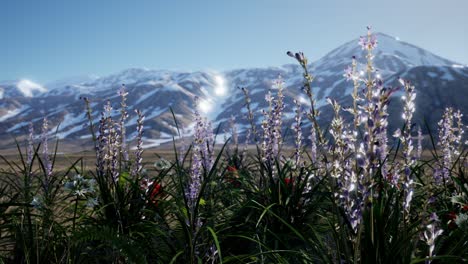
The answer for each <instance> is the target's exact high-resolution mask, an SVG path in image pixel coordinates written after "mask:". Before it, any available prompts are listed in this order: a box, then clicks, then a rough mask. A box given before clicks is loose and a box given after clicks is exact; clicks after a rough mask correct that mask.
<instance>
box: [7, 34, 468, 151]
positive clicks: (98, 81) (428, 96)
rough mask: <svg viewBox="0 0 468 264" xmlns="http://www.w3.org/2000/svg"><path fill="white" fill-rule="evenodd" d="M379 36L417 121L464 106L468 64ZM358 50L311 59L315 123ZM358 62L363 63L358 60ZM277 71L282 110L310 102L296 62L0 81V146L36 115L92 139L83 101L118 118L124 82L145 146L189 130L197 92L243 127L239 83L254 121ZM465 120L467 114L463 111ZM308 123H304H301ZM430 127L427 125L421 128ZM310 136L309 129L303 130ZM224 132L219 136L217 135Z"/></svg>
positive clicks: (383, 68) (211, 109) (75, 137)
mask: <svg viewBox="0 0 468 264" xmlns="http://www.w3.org/2000/svg"><path fill="white" fill-rule="evenodd" d="M376 36H377V39H378V41H379V43H378V46H377V48H376V50H375V59H374V63H375V66H376V68H377V69H378V71H379V74H380V75H381V76H382V78H383V79H384V80H385V84H386V85H387V86H394V87H395V86H398V85H399V84H398V78H399V77H402V78H405V79H408V80H410V81H411V82H412V83H413V84H414V85H415V87H416V93H417V98H416V113H415V116H414V120H415V121H417V122H418V123H420V124H424V122H427V124H429V128H430V129H435V127H436V123H437V121H438V120H439V119H440V118H441V115H442V112H443V111H444V109H445V108H446V107H454V108H456V109H460V110H462V112H464V113H467V112H468V104H467V103H466V102H468V66H467V65H461V64H460V63H457V62H454V61H451V60H448V59H444V58H442V57H439V56H437V55H435V54H433V53H431V52H429V51H427V50H424V49H422V48H420V47H417V46H415V45H412V44H409V43H406V42H403V41H400V40H397V39H396V38H394V37H392V36H389V35H386V34H383V33H377V34H376ZM353 56H356V58H357V59H358V62H360V63H362V64H364V63H365V55H364V53H363V51H362V50H361V47H360V46H359V45H358V40H357V39H354V40H351V41H349V42H347V43H345V44H343V45H341V46H339V47H337V48H336V49H334V50H332V51H331V52H329V53H328V54H326V55H325V56H324V57H322V58H320V59H319V60H316V61H313V62H312V63H310V65H309V71H310V73H311V74H312V75H313V76H314V81H313V83H312V86H313V92H314V94H315V95H316V100H317V105H318V108H319V110H320V111H321V112H322V115H321V118H320V120H319V121H320V122H321V123H322V124H323V125H327V122H329V121H330V120H331V119H330V117H331V114H332V112H331V110H332V109H331V107H330V106H329V105H327V103H326V100H325V99H326V98H327V97H331V98H334V99H336V100H338V101H339V102H340V103H342V104H343V105H350V104H351V93H352V90H353V85H352V83H351V82H347V81H346V80H345V78H344V77H343V73H344V69H345V68H346V67H347V66H348V65H350V64H351V58H352V57H353ZM362 67H363V66H362ZM279 76H281V79H282V80H283V81H284V86H285V104H286V108H285V116H286V118H292V117H293V115H294V108H293V99H298V100H299V102H301V103H303V104H304V107H307V100H304V99H305V98H304V95H303V92H302V91H301V87H302V83H303V75H302V71H301V68H300V66H299V65H296V64H287V65H283V66H279V67H268V68H248V69H237V70H230V71H224V72H213V71H195V72H188V71H187V72H183V71H167V70H150V69H143V68H131V69H127V70H124V71H122V72H119V73H116V74H112V75H109V76H103V77H97V76H77V77H72V78H68V79H64V80H58V81H55V82H52V83H49V84H44V85H40V84H36V83H34V82H32V81H29V80H17V81H0V142H1V143H0V149H4V148H8V147H11V146H12V145H13V144H14V138H18V139H21V138H23V137H24V136H25V135H27V133H28V124H29V122H33V125H34V128H35V131H37V132H38V133H40V130H41V124H42V119H43V118H44V117H47V119H48V120H49V123H50V127H49V134H50V135H51V136H53V135H55V136H57V137H58V138H59V139H61V140H63V141H64V142H68V144H71V146H80V148H87V147H89V146H90V137H91V135H90V132H89V128H88V127H87V124H88V121H87V119H86V116H85V104H84V102H83V100H81V99H80V98H83V97H86V98H88V99H89V101H90V102H91V104H90V105H91V108H92V118H93V122H94V123H98V122H99V118H100V113H101V112H102V111H103V106H104V104H105V103H106V102H107V100H110V102H111V105H112V106H113V107H114V108H115V110H114V111H113V114H112V115H113V116H115V117H116V118H118V116H119V111H118V107H119V104H120V97H119V95H118V91H119V89H120V88H121V86H122V85H123V84H124V85H125V89H126V90H127V91H128V98H127V99H128V101H127V104H128V106H129V111H128V112H129V114H130V117H129V119H128V122H127V131H128V134H129V135H128V138H129V139H130V140H131V139H132V138H134V137H135V135H136V133H135V132H134V131H136V115H135V114H134V111H133V110H134V109H140V110H141V111H142V112H143V114H144V115H145V122H144V130H145V132H144V135H145V138H144V142H145V147H154V146H158V145H160V144H168V143H169V142H171V141H172V138H173V136H176V135H178V132H177V129H176V122H175V121H174V117H173V115H172V112H171V110H170V109H172V111H173V113H174V115H175V117H176V120H177V125H178V127H179V128H180V129H181V131H180V132H181V133H182V135H185V136H189V135H190V134H191V133H192V131H191V127H192V126H191V124H192V115H193V114H192V113H193V107H194V98H195V97H199V98H200V111H201V112H203V114H205V115H207V116H208V117H209V118H210V119H211V120H212V121H213V123H214V126H215V127H216V126H218V125H221V126H220V127H221V128H220V132H221V134H222V133H223V131H224V129H226V128H227V123H228V121H229V119H230V118H231V117H232V116H233V117H234V118H235V120H236V123H237V125H238V127H239V129H240V131H242V130H243V129H245V128H246V127H247V126H248V121H247V120H246V118H245V113H246V110H245V107H244V106H245V101H244V96H243V93H242V91H241V89H238V88H240V87H246V88H247V89H248V90H249V92H250V96H251V100H252V105H251V106H252V110H253V111H254V113H255V115H256V122H257V123H259V122H261V119H262V114H261V109H264V108H266V107H267V102H266V101H265V94H266V92H267V91H268V90H269V89H272V86H273V84H274V83H275V81H276V80H277V79H278V78H279ZM398 94H400V95H401V93H397V95H396V96H395V98H394V99H392V102H391V104H390V106H389V112H390V117H391V119H390V129H396V128H397V127H400V126H401V125H402V119H401V111H402V108H401V100H399V99H398V97H397V96H398ZM464 121H465V123H467V122H466V121H467V119H466V117H465V120H464ZM306 125H307V124H306ZM424 131H425V133H427V132H428V131H427V129H425V130H424ZM305 134H306V136H307V133H305ZM221 137H222V135H221Z"/></svg>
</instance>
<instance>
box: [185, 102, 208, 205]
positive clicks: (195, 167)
mask: <svg viewBox="0 0 468 264" xmlns="http://www.w3.org/2000/svg"><path fill="white" fill-rule="evenodd" d="M195 104H196V105H197V104H198V97H196V98H195ZM194 109H195V110H194V113H193V116H194V121H195V132H194V141H193V155H192V167H191V170H190V185H189V188H188V192H187V193H186V196H187V200H188V201H189V205H190V207H191V209H192V210H193V209H195V202H196V200H197V197H198V195H199V192H200V187H201V177H202V174H203V169H205V171H206V172H209V171H210V170H211V168H212V166H213V148H212V146H213V144H214V136H213V131H212V128H211V123H210V122H208V120H207V119H206V118H202V117H201V115H200V113H199V111H198V110H197V109H198V107H195V108H194Z"/></svg>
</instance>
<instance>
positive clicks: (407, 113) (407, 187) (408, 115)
mask: <svg viewBox="0 0 468 264" xmlns="http://www.w3.org/2000/svg"><path fill="white" fill-rule="evenodd" d="M400 83H401V84H402V85H403V86H404V88H405V95H404V96H403V97H402V99H403V101H404V104H403V115H402V117H403V120H404V121H405V125H404V129H403V131H402V132H401V131H400V130H397V131H396V133H395V136H396V137H398V138H399V139H400V141H401V143H402V145H403V159H404V168H403V169H404V174H405V182H404V183H403V188H404V191H405V193H406V199H405V201H404V204H403V208H404V209H405V210H406V211H409V207H410V203H411V200H412V197H413V178H412V176H411V167H412V166H413V165H414V163H415V160H414V156H413V154H412V152H413V149H414V146H413V138H412V136H411V128H412V120H413V113H414V110H415V104H414V100H415V98H416V93H415V92H414V86H412V85H411V83H410V82H409V81H406V80H403V79H400Z"/></svg>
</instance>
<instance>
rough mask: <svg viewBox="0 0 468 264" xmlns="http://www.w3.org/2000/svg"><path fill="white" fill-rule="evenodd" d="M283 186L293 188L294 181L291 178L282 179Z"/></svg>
mask: <svg viewBox="0 0 468 264" xmlns="http://www.w3.org/2000/svg"><path fill="white" fill-rule="evenodd" d="M284 184H285V185H286V186H288V187H289V186H293V184H294V180H293V179H292V178H284Z"/></svg>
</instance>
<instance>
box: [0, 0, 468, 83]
mask: <svg viewBox="0 0 468 264" xmlns="http://www.w3.org/2000/svg"><path fill="white" fill-rule="evenodd" d="M467 17H468V1H466V0H444V1H440V0H411V1H410V0H404V1H403V0H392V1H390V0H389V1H385V2H384V1H378V0H366V1H364V0H353V1H347V0H328V1H313V0H236V1H228V0H225V1H223V0H191V1H190V0H185V1H183V0H147V1H144V0H135V1H124V0H99V1H98V0H95V1H93V0H80V1H65V0H55V1H54V0H41V1H38V0H2V1H1V3H0V32H1V39H0V59H1V63H0V80H12V79H20V78H29V79H32V80H34V81H37V82H41V83H46V82H48V81H52V80H56V79H60V78H64V77H69V76H76V75H87V74H93V75H98V76H102V75H106V74H111V73H115V72H118V71H121V70H124V69H126V68H130V67H146V68H152V69H173V70H207V69H211V70H228V69H235V68H241V67H263V66H278V65H281V64H285V63H291V62H292V60H291V59H290V58H289V57H287V56H286V55H285V52H286V51H287V50H293V51H296V50H301V51H304V52H305V53H306V55H307V56H308V57H309V58H310V59H311V60H315V59H318V58H320V57H321V56H323V55H325V54H326V53H327V52H328V51H330V50H332V49H333V48H335V47H337V46H338V45H341V44H343V43H344V42H346V41H349V40H351V39H354V38H357V37H358V36H359V35H363V34H365V27H366V25H369V24H370V25H372V26H373V28H374V29H375V30H376V31H380V32H384V33H387V34H389V35H393V36H398V37H399V38H400V39H401V40H404V41H406V42H410V43H412V44H415V45H418V46H420V47H423V48H425V49H428V50H429V51H432V52H434V53H435V54H437V55H440V56H442V57H446V58H448V59H452V60H455V61H457V62H460V63H464V64H466V63H468V18H467Z"/></svg>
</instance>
